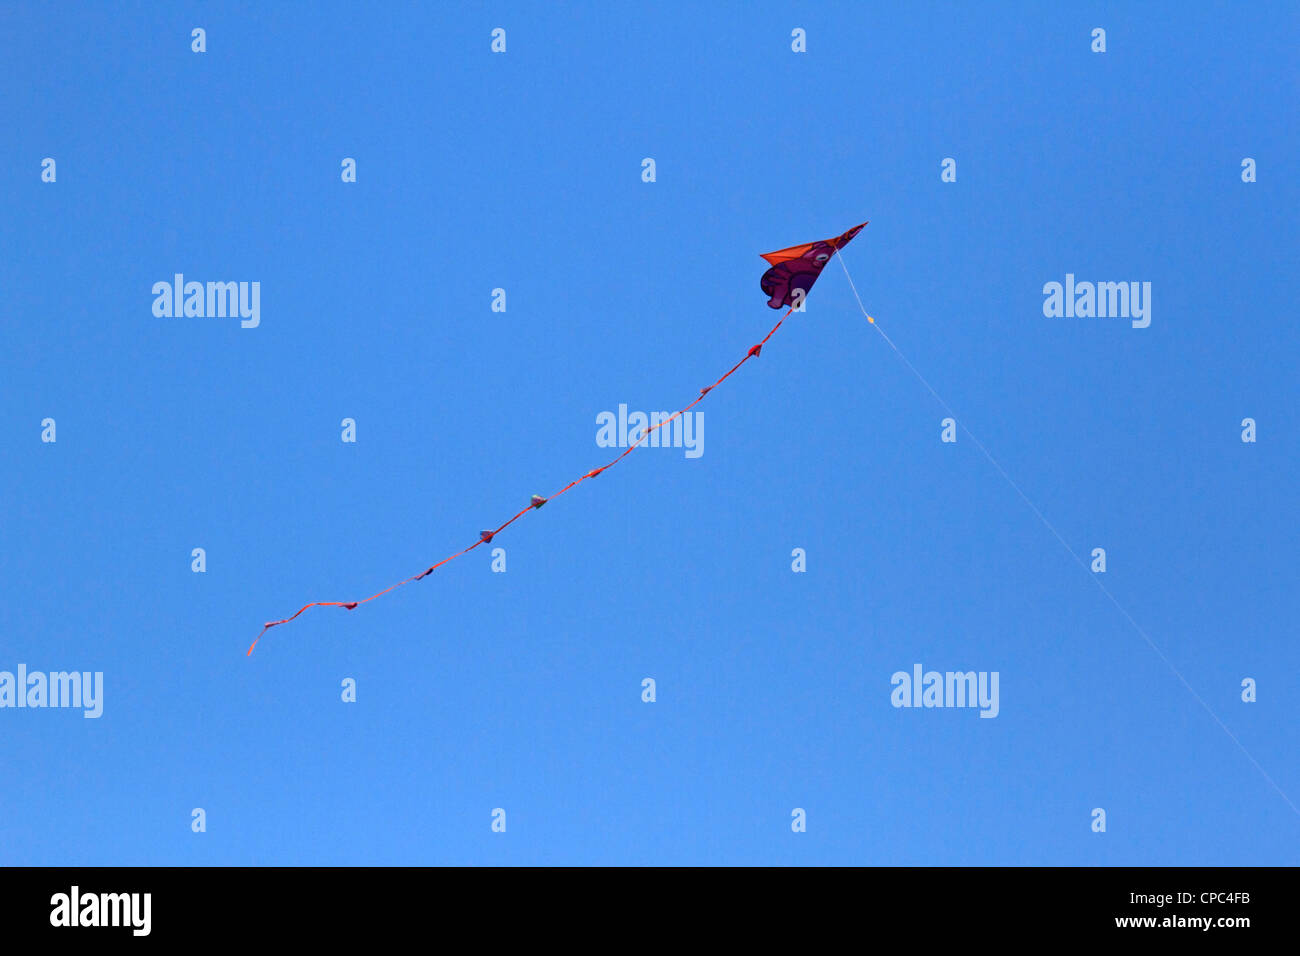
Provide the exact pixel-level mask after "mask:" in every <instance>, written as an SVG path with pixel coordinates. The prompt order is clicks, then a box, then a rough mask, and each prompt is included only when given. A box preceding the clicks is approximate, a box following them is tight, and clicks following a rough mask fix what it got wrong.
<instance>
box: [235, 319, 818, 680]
mask: <svg viewBox="0 0 1300 956" xmlns="http://www.w3.org/2000/svg"><path fill="white" fill-rule="evenodd" d="M793 311H794V306H791V307H790V308H789V309H788V310H787V311H786V313H785V315H783V316H781V319H780V321H779V322H777V323H776V325H774V326H772V331H770V332H768V333H767V335H765V336H764V337H763V341H761V342H759V343H758V344H757V345H755V346H752V347H751V348H750V350H749V352H748V353H747V354H746V355H745V357H744V358H743V359H741V360H740V361H739V362H737V363H736V364H735V365H733V366H731V368H730V369H728V370H727V372H726V374H725V375H723V376H722V378H720V379H718V380H717V381H716V382H714V383H713V384H712V385H710V386H708V387H707V388H702V389H700V397H699V398H697V399H696V400H695V401H693V402H691V403H690V404H689V405H687V406H686V407H685V408H683V409H682V410H681V411H679V412H675V413H674V414H672V415H670V416H669V417H668V418H665V419H664V420H663V421H661V422H658V423H656V424H654V425H651V426H650V427H648V428H645V429H643V430H642V432H641V437H640V438H638V439H637V440H636V441H635V442H633V443H632V444H631V445H628V446H627V449H626V450H625V451H624V452H623V454H621V455H619V456H618V457H617V458H615V459H614V460H613V461H611V462H610V463H609V464H607V465H601V466H600V467H599V468H593V469H592V470H591V471H589V472H587V473H586V474H585V475H583V476H582V477H581V478H577V479H575V480H573V481H571V482H569V483H568V484H567V485H565V486H564V487H563V488H561V489H560V490H559V491H557V492H556V493H555V494H553V495H551V497H550V498H546V499H543V501H542V503H543V504H545V503H546V502H547V501H553V500H555V499H556V498H558V497H559V496H560V495H562V494H564V493H565V492H566V491H568V490H569V489H570V488H576V487H577V486H578V485H580V484H582V483H583V482H584V481H586V480H587V479H588V478H595V477H596V476H597V475H599V474H600V473H601V472H602V471H604V470H605V469H607V468H613V467H614V466H615V465H617V464H618V463H619V462H620V461H622V460H623V459H624V458H626V457H627V456H628V455H630V454H631V453H632V452H633V451H634V450H635V449H637V448H639V447H640V446H641V444H642V442H644V441H645V440H646V439H647V438H649V437H650V433H651V432H653V431H655V429H658V428H663V427H664V426H665V425H667V424H668V423H669V422H672V421H673V420H674V419H677V418H680V417H681V416H682V415H685V414H686V413H687V412H689V411H690V410H691V409H692V408H694V407H695V406H696V405H698V404H700V402H702V401H704V396H706V395H708V394H709V392H711V391H713V390H714V389H715V388H717V387H718V386H719V385H721V384H722V383H723V382H725V381H726V380H727V379H728V378H730V377H731V374H732V373H733V372H735V371H736V369H738V368H740V367H741V366H742V365H744V364H745V363H746V362H748V361H749V360H750V359H752V358H757V357H758V355H759V353H760V352H761V351H762V349H763V346H764V345H766V344H767V341H768V339H770V338H771V337H772V336H773V335H775V334H776V330H777V329H779V328H780V327H781V325H782V324H783V323H784V322H785V320H786V319H788V318H789V317H790V313H791V312H793ZM539 507H540V505H534V504H529V505H528V506H527V507H526V508H524V509H523V510H521V511H520V512H519V513H518V514H516V515H515V516H514V517H512V518H511V519H510V520H509V521H507V522H506V523H505V524H503V525H501V527H499V528H496V529H494V530H491V531H484V532H482V533H481V534H480V536H479V540H477V541H475V542H474V543H473V544H471V545H470V546H469V547H468V548H465V549H464V550H462V551H457V552H456V553H455V554H452V555H448V556H447V557H445V558H443V559H442V560H441V561H439V562H438V563H437V564H432V565H430V566H429V567H427V568H425V569H424V570H423V571H421V572H420V573H419V574H414V575H412V576H411V577H409V578H407V579H406V580H405V581H398V582H397V583H396V584H393V585H390V586H389V587H386V588H384V589H383V590H382V591H379V592H378V593H376V594H372V595H370V597H368V598H364V599H363V600H360V601H313V602H312V603H310V604H304V605H303V606H302V607H300V608H299V609H298V611H297V612H296V613H294V614H292V615H290V616H289V617H286V618H284V619H283V620H279V621H267V622H266V623H265V624H263V625H262V632H261V633H260V634H258V635H257V637H256V639H254V641H253V643H252V644H250V645H249V646H248V653H247V654H245V656H246V657H248V656H252V653H253V648H255V647H257V642H258V641H260V640H261V639H262V636H263V635H264V634H266V632H267V631H269V630H270V629H271V628H273V627H279V626H280V625H281V624H288V623H289V622H290V621H292V620H293V619H294V618H296V617H297V616H298V615H299V614H302V612H303V611H306V610H309V609H310V608H313V607H341V608H346V609H347V610H349V611H352V610H355V609H356V608H357V607H359V606H360V605H362V604H366V603H368V602H370V601H373V600H374V599H375V598H377V597H383V596H384V595H385V594H387V593H388V592H389V591H395V590H397V589H398V588H400V587H401V586H402V585H404V584H410V583H411V582H412V581H419V580H421V579H422V578H425V577H428V576H429V575H430V574H432V573H433V572H434V571H436V570H438V568H440V567H442V566H443V565H444V564H446V563H447V562H448V561H454V560H455V559H456V558H459V557H460V556H461V555H462V554H468V553H469V552H470V551H473V550H474V549H475V548H477V547H478V546H479V545H480V544H486V543H487V542H489V541H491V540H492V538H494V537H496V535H498V534H500V533H501V532H502V531H504V530H505V529H506V528H508V527H510V526H511V525H512V524H514V523H515V522H516V521H518V520H519V519H520V518H522V517H523V516H524V515H526V514H528V512H530V511H536V510H537V509H538V508H539Z"/></svg>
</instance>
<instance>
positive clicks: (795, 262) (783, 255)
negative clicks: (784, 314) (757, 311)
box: [758, 222, 866, 309]
mask: <svg viewBox="0 0 1300 956" xmlns="http://www.w3.org/2000/svg"><path fill="white" fill-rule="evenodd" d="M865 225H866V223H865V222H864V223H862V225H860V226H854V227H853V228H852V229H850V230H849V231H848V232H846V233H844V235H842V236H837V237H836V238H834V239H822V240H820V241H818V242H805V243H804V244H803V245H802V246H791V247H790V248H789V249H778V250H777V251H776V252H768V253H765V254H764V256H763V258H764V259H766V260H767V261H768V262H769V263H771V265H772V268H770V269H768V270H767V271H766V272H764V273H763V278H762V279H760V280H759V281H758V284H759V286H760V287H761V288H762V289H763V292H764V293H765V294H766V295H768V296H769V298H768V300H767V304H768V305H769V306H771V307H772V308H774V309H779V308H781V306H783V305H789V306H793V307H794V308H796V309H797V308H799V306H800V305H801V304H802V303H803V300H804V299H805V298H806V297H807V295H808V290H809V289H811V288H812V287H813V283H814V282H816V281H817V277H818V276H819V275H821V274H822V269H824V268H825V267H826V263H828V262H830V261H831V256H833V255H835V253H836V252H837V251H838V250H840V249H843V248H844V247H845V246H847V245H848V244H849V243H850V242H852V241H853V237H854V236H856V235H857V234H858V233H859V232H861V231H862V226H865Z"/></svg>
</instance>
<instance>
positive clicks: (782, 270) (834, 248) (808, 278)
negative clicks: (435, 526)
mask: <svg viewBox="0 0 1300 956" xmlns="http://www.w3.org/2000/svg"><path fill="white" fill-rule="evenodd" d="M865 225H866V223H865V222H864V223H861V224H860V225H857V226H854V227H853V228H852V229H850V230H849V231H848V232H845V233H843V234H842V235H839V236H836V237H835V238H834V239H820V240H818V241H817V242H806V243H804V244H803V245H799V246H790V247H789V248H788V249H778V250H777V251H776V252H768V253H766V254H764V255H763V258H764V259H766V260H767V262H768V263H769V264H770V265H771V266H772V268H770V269H768V270H767V271H766V272H765V273H763V278H762V279H761V280H760V283H759V284H760V286H761V287H762V289H763V292H764V294H766V295H767V296H768V303H767V304H768V305H769V306H771V307H772V308H774V309H779V308H781V307H782V306H788V308H787V309H786V313H785V315H783V316H781V319H780V321H779V322H777V323H776V325H774V326H772V330H771V331H770V332H768V333H767V335H766V336H764V337H763V340H762V341H761V342H759V343H758V344H756V345H752V346H750V349H749V351H748V352H746V353H745V357H744V358H742V359H741V360H740V361H739V362H737V363H736V364H735V365H733V366H732V367H731V368H730V369H729V370H728V371H727V373H726V374H725V375H723V376H722V377H721V378H720V379H718V380H717V381H716V382H714V383H713V384H712V385H708V386H706V387H704V388H702V389H700V394H699V397H698V398H696V399H695V401H693V402H691V403H690V404H689V405H687V406H686V407H685V408H683V409H682V410H681V411H679V412H675V413H674V414H672V415H670V416H669V417H668V418H666V419H664V420H663V421H661V422H657V423H656V424H654V425H651V426H649V427H646V428H642V429H641V432H640V435H639V437H638V438H637V440H636V441H635V442H633V443H632V444H630V445H628V447H627V448H626V449H625V450H624V452H623V454H621V455H619V456H618V457H617V458H615V459H614V460H613V461H611V462H609V464H606V465H601V466H600V467H599V468H593V469H592V470H591V471H589V472H587V473H586V474H585V475H583V476H582V477H581V478H577V479H574V480H573V481H571V482H569V483H568V484H567V485H565V486H564V487H563V488H561V489H560V490H559V491H557V492H555V493H554V494H553V495H551V496H550V497H549V498H543V497H542V496H541V495H533V496H532V498H531V499H529V502H528V504H527V505H526V506H525V507H524V508H522V509H520V511H519V512H518V513H516V514H515V515H514V516H513V517H512V518H511V519H510V520H509V521H507V522H506V523H505V524H503V525H501V526H500V527H497V528H485V529H484V530H482V531H480V532H479V533H478V540H477V541H475V542H474V543H473V544H471V545H470V546H469V547H468V548H465V549H464V550H462V551H457V552H456V553H455V554H452V555H449V556H448V557H445V558H443V559H442V560H441V561H439V562H438V563H437V564H432V565H430V566H429V567H427V568H425V569H424V570H423V571H421V572H420V573H419V574H415V575H412V576H411V577H409V578H407V579H406V580H404V581H398V582H397V583H396V584H393V585H390V586H389V587H386V588H384V590H382V591H379V592H378V593H376V594H372V595H370V597H368V598H364V599H362V600H358V601H313V602H312V603H310V604H306V605H304V606H303V607H302V608H300V609H299V610H298V611H297V612H296V613H295V614H292V615H290V616H289V617H286V618H283V619H282V620H279V621H267V622H266V623H265V624H264V625H262V631H261V633H260V634H258V635H257V637H256V639H254V641H253V643H252V644H251V645H249V648H248V655H251V654H252V653H253V648H255V647H257V643H258V641H260V640H261V639H262V636H263V635H264V634H266V632H267V631H269V630H270V629H271V628H273V627H279V626H280V625H281V624H288V623H289V622H290V621H292V620H293V619H294V618H296V617H298V615H300V614H302V613H303V612H304V611H307V610H310V609H311V608H314V607H341V608H343V609H345V610H348V611H353V610H356V608H357V607H358V606H360V605H362V604H366V603H368V602H370V601H373V600H374V599H375V598H377V597H383V596H384V595H385V594H387V593H388V592H389V591H393V590H396V589H397V588H400V587H401V586H402V585H404V584H410V583H411V582H412V581H420V580H422V579H424V578H426V577H428V576H429V575H430V574H432V573H433V572H434V571H436V570H438V568H440V567H442V566H443V565H444V564H446V563H447V562H449V561H453V560H455V559H456V558H459V557H460V556H461V555H462V554H468V553H469V552H470V551H473V550H474V549H475V548H477V547H478V546H479V545H480V544H490V543H491V541H492V539H493V538H495V537H496V536H497V535H499V534H500V533H501V532H502V531H504V530H505V529H506V528H508V527H510V525H512V524H514V523H515V522H516V521H518V520H519V519H520V518H522V517H523V516H524V515H526V514H528V512H530V511H536V510H537V509H539V508H541V507H542V505H544V504H546V503H547V502H548V501H553V500H555V499H556V498H558V497H559V496H560V495H562V494H564V493H565V492H566V491H568V490H570V489H571V488H576V487H577V486H578V485H580V484H582V483H583V482H584V481H586V480H587V479H588V478H595V477H597V476H598V475H600V473H601V472H603V471H605V470H606V469H609V468H612V467H613V466H614V465H617V464H618V463H619V462H620V461H622V460H623V459H624V458H626V457H627V456H628V455H630V454H631V453H632V452H633V451H634V450H635V449H636V448H639V447H640V446H641V444H642V443H643V442H644V441H645V440H646V439H647V438H649V437H650V435H651V433H652V432H653V431H654V430H655V429H657V428H662V427H663V426H665V425H667V424H669V423H671V422H672V421H673V420H674V419H677V418H680V417H681V416H682V415H685V414H686V413H687V412H689V411H690V410H691V409H692V408H694V407H695V406H696V405H698V404H700V402H702V401H704V396H706V395H708V394H709V392H711V391H713V390H714V389H715V388H717V387H718V386H719V385H721V384H722V383H723V382H725V381H726V380H727V379H728V378H730V377H731V374H732V373H733V372H735V371H736V370H737V369H738V368H740V367H741V366H742V365H744V364H745V363H746V362H748V361H749V360H750V359H752V358H757V357H758V356H759V355H760V353H761V352H762V351H763V346H764V345H766V344H767V342H768V339H770V338H771V337H772V336H773V335H775V334H776V330H777V329H779V328H780V327H781V326H782V324H784V322H785V320H786V319H788V318H789V317H790V313H791V312H794V311H795V310H796V309H800V310H802V306H803V302H804V299H805V298H806V297H807V295H808V290H809V289H811V288H812V287H813V283H814V282H816V281H817V277H818V276H819V275H821V273H822V269H824V268H825V267H826V263H828V262H830V260H831V257H832V256H833V255H835V253H836V252H838V251H839V250H840V249H843V248H844V247H845V246H846V245H848V244H849V243H850V242H851V241H852V240H853V237H854V236H856V235H857V234H858V233H859V232H861V231H862V227H863V226H865Z"/></svg>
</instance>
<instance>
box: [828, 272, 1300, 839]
mask: <svg viewBox="0 0 1300 956" xmlns="http://www.w3.org/2000/svg"><path fill="white" fill-rule="evenodd" d="M838 258H839V260H840V268H841V269H843V270H844V278H846V279H848V280H849V288H850V289H852V290H853V298H854V299H855V300H857V303H858V309H859V311H861V312H862V314H863V315H864V316H866V319H867V321H868V322H869V323H870V324H871V326H872V327H873V328H874V329H875V330H876V331H877V332H879V333H880V335H881V337H882V338H884V340H885V342H886V343H887V344H888V345H889V347H890V348H891V349H893V350H894V354H895V355H897V356H898V357H899V358H900V359H902V361H903V364H904V365H906V366H907V367H908V369H909V370H910V371H911V373H912V374H913V375H915V376H916V379H917V381H919V382H920V383H921V384H922V385H924V386H925V388H926V390H927V391H929V393H930V394H931V395H933V396H934V398H935V401H937V402H938V403H939V404H940V405H942V406H943V409H944V411H946V412H947V413H948V415H949V417H950V418H952V420H953V421H954V422H956V423H957V425H958V427H960V428H961V429H962V431H964V432H965V433H966V434H967V435H968V436H969V437H970V439H971V441H972V442H974V443H975V447H976V448H978V449H979V450H980V454H982V455H983V456H984V457H985V458H986V459H988V462H989V464H991V465H992V466H993V467H994V468H995V469H997V472H998V474H999V475H1001V476H1002V477H1003V479H1005V480H1006V483H1007V484H1009V485H1010V486H1011V487H1012V488H1013V489H1014V490H1015V492H1016V494H1017V495H1019V496H1020V500H1021V501H1023V502H1024V503H1025V504H1027V505H1028V506H1029V509H1030V510H1031V511H1032V512H1033V513H1034V515H1035V516H1037V518H1038V520H1039V521H1041V522H1042V523H1043V525H1044V527H1046V528H1047V530H1048V531H1050V532H1051V533H1052V536H1053V537H1055V538H1056V540H1057V541H1059V542H1060V544H1061V547H1063V548H1064V549H1065V551H1066V553H1067V554H1069V555H1070V557H1072V558H1073V559H1074V561H1075V563H1076V564H1078V565H1079V567H1081V568H1083V570H1084V571H1085V572H1087V574H1088V577H1089V578H1091V579H1092V582H1093V583H1094V584H1096V585H1097V587H1099V588H1100V589H1101V593H1102V594H1104V595H1106V597H1107V598H1108V599H1109V600H1110V603H1111V604H1113V605H1115V608H1116V609H1117V610H1118V611H1119V612H1120V614H1122V615H1123V616H1124V618H1125V620H1127V621H1128V622H1129V624H1131V625H1132V626H1133V629H1134V630H1135V631H1137V633H1138V634H1139V636H1141V638H1142V640H1144V641H1146V643H1147V645H1148V646H1149V647H1150V648H1151V649H1152V650H1153V651H1155V652H1156V655H1157V656H1158V657H1159V658H1160V659H1161V660H1162V661H1164V663H1165V666H1166V667H1168V668H1169V670H1170V671H1171V672H1172V673H1173V675H1174V676H1175V677H1177V678H1178V680H1179V681H1180V682H1181V683H1182V685H1183V686H1184V687H1186V688H1187V690H1188V692H1189V693H1191V695H1192V696H1193V697H1194V698H1195V699H1196V702H1197V703H1199V704H1200V705H1201V707H1202V708H1204V709H1205V712H1206V713H1207V714H1209V715H1210V717H1211V718H1213V720H1214V722H1215V723H1216V724H1218V725H1219V727H1220V729H1222V730H1223V732H1224V733H1225V734H1227V735H1228V737H1229V738H1231V740H1232V742H1233V743H1234V744H1236V745H1237V747H1238V749H1239V750H1241V752H1242V753H1243V754H1245V755H1246V759H1247V760H1249V761H1250V762H1251V763H1252V764H1253V765H1254V767H1255V769H1256V770H1258V771H1259V772H1260V773H1261V774H1262V775H1263V776H1264V779H1265V780H1267V781H1268V782H1269V784H1271V785H1272V787H1273V789H1274V790H1276V791H1277V792H1278V794H1279V795H1280V796H1281V797H1282V799H1283V800H1285V801H1286V802H1287V805H1288V806H1289V807H1290V808H1291V809H1292V811H1294V812H1295V814H1296V815H1297V816H1300V807H1297V806H1296V805H1295V803H1294V802H1292V800H1291V798H1290V797H1289V796H1287V794H1286V791H1285V790H1283V789H1282V788H1281V787H1280V786H1278V783H1277V781H1276V780H1274V779H1273V777H1272V776H1271V775H1270V774H1269V772H1268V771H1267V770H1265V769H1264V768H1263V767H1262V766H1261V765H1260V762H1259V761H1258V760H1256V759H1255V757H1254V755H1253V754H1251V752H1250V751H1249V750H1247V749H1246V745H1245V744H1243V743H1242V742H1241V740H1240V739H1239V738H1238V737H1237V735H1236V734H1234V733H1233V732H1232V731H1231V730H1230V729H1229V728H1228V725H1227V724H1225V723H1224V722H1223V721H1222V720H1221V719H1220V718H1219V715H1218V714H1217V713H1215V712H1214V709H1213V708H1212V707H1211V706H1210V705H1209V704H1208V703H1206V701H1205V698H1203V697H1202V696H1201V695H1200V694H1198V693H1197V692H1196V688H1195V687H1193V686H1192V685H1191V683H1190V682H1189V681H1188V680H1187V678H1186V677H1184V676H1183V674H1182V672H1181V671H1180V670H1179V669H1178V668H1177V667H1175V666H1174V663H1173V661H1171V660H1170V659H1169V657H1168V656H1167V655H1166V654H1165V652H1164V651H1163V650H1161V649H1160V647H1159V645H1157V644H1156V642H1155V641H1154V640H1152V639H1151V636H1150V635H1149V634H1147V632H1146V630H1145V629H1144V628H1143V627H1142V626H1141V625H1140V624H1138V622H1137V621H1136V620H1135V619H1134V617H1133V615H1132V614H1130V613H1129V612H1128V609H1127V608H1125V607H1124V605H1122V604H1120V602H1119V599H1118V598H1116V597H1115V595H1114V594H1112V593H1111V591H1110V589H1109V588H1108V587H1106V585H1105V584H1103V583H1102V581H1101V578H1100V577H1099V576H1098V575H1096V574H1094V573H1093V572H1092V571H1091V569H1090V568H1089V567H1088V563H1087V562H1086V561H1084V560H1083V558H1081V557H1079V555H1078V553H1077V552H1076V551H1075V550H1074V548H1072V547H1070V545H1069V543H1068V542H1067V541H1066V540H1065V538H1064V537H1062V536H1061V533H1060V532H1059V531H1057V530H1056V528H1055V526H1053V524H1052V523H1051V522H1050V521H1048V520H1047V518H1046V516H1045V515H1044V514H1043V513H1042V512H1041V511H1040V510H1039V509H1038V506H1037V505H1035V504H1034V503H1033V502H1032V501H1031V500H1030V499H1029V496H1028V495H1026V494H1025V493H1024V491H1022V490H1021V488H1020V486H1019V485H1018V484H1016V483H1015V481H1013V480H1012V478H1011V476H1010V475H1008V474H1007V472H1006V469H1005V468H1003V467H1002V465H1001V464H1000V463H999V462H998V460H997V459H996V458H994V457H993V455H992V454H991V453H990V452H989V450H988V449H987V448H985V447H984V443H983V442H981V441H980V440H979V438H977V437H976V436H975V433H974V432H972V431H971V430H970V428H969V426H967V425H966V424H965V422H963V421H962V419H960V418H958V417H957V413H956V412H954V411H953V410H952V407H951V406H950V405H949V404H948V403H947V402H945V401H944V400H943V396H941V395H940V394H939V393H938V392H937V391H935V389H934V386H933V385H931V384H930V383H929V382H928V381H926V379H925V376H924V375H922V374H921V373H920V372H919V371H917V369H916V366H915V365H913V364H912V363H911V362H910V361H909V360H908V358H907V356H906V355H904V354H903V353H902V351H901V350H900V349H899V348H898V346H897V345H895V344H894V340H893V339H891V338H890V337H889V336H888V335H887V334H886V333H885V330H884V329H882V328H881V327H880V323H879V322H877V321H876V320H875V318H873V317H872V316H871V315H868V314H867V310H866V307H865V306H864V305H863V304H862V297H861V296H860V295H858V287H857V285H855V284H854V282H853V276H851V275H850V274H849V267H848V264H847V263H846V262H845V261H844V250H842V249H841V250H839V256H838Z"/></svg>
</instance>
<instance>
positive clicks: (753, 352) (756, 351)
mask: <svg viewBox="0 0 1300 956" xmlns="http://www.w3.org/2000/svg"><path fill="white" fill-rule="evenodd" d="M762 351H763V343H762V342H759V343H758V344H757V345H755V346H754V347H753V348H752V349H750V350H749V354H750V355H754V356H757V355H759V354H760V353H761V352H762ZM746 357H748V356H746Z"/></svg>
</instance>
